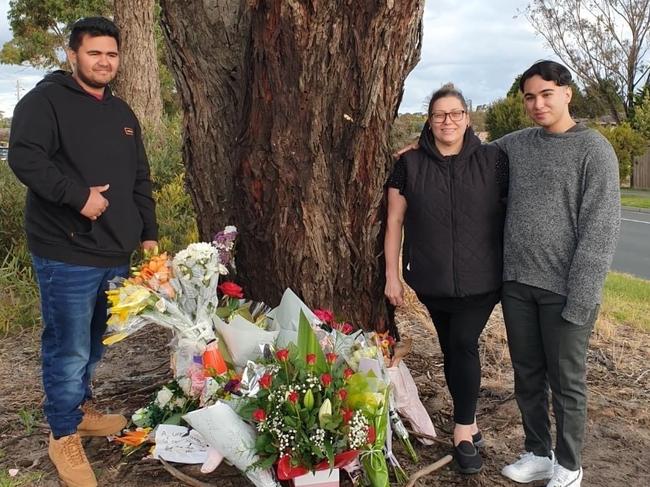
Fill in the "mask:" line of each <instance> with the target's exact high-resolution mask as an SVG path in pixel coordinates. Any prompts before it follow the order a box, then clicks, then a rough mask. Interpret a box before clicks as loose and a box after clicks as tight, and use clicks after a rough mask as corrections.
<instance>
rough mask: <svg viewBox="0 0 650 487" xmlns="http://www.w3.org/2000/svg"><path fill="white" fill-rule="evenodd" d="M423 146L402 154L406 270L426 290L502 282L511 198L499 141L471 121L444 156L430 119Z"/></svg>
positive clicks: (446, 292) (453, 292)
mask: <svg viewBox="0 0 650 487" xmlns="http://www.w3.org/2000/svg"><path fill="white" fill-rule="evenodd" d="M419 145H420V148H419V149H417V150H413V151H409V152H407V153H405V154H404V155H403V156H402V157H403V158H404V160H405V163H406V173H407V180H406V185H405V188H404V196H405V198H406V201H407V205H408V207H407V210H406V215H405V221H404V247H403V253H402V259H403V261H402V272H403V275H404V280H405V281H406V282H407V283H408V285H409V286H411V287H412V288H413V289H414V290H415V292H416V293H417V294H418V295H423V296H430V297H465V296H475V295H478V294H484V293H488V292H490V291H495V290H497V289H499V287H500V286H501V274H502V266H503V257H502V251H503V223H504V218H505V201H504V200H503V194H502V193H503V191H502V189H501V187H500V185H499V183H498V181H497V161H498V160H499V157H501V156H500V151H499V149H498V148H497V147H494V146H488V145H482V144H481V141H480V140H479V138H478V137H477V136H476V135H475V134H474V132H473V131H472V129H471V128H468V129H467V131H466V132H465V137H464V141H463V148H462V150H461V152H460V153H459V154H458V155H455V156H447V157H445V156H442V155H441V154H440V152H439V151H438V149H437V148H436V146H435V143H434V140H433V135H432V134H431V130H430V129H429V125H428V124H426V125H425V127H424V130H423V131H422V135H421V136H420V141H419Z"/></svg>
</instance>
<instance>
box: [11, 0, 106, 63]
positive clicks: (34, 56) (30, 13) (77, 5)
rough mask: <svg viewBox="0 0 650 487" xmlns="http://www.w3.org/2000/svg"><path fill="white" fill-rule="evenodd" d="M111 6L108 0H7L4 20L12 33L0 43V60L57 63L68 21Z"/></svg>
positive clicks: (70, 23)
mask: <svg viewBox="0 0 650 487" xmlns="http://www.w3.org/2000/svg"><path fill="white" fill-rule="evenodd" d="M111 7H112V2H110V1H109V0H48V1H47V2H43V1H42V0H11V1H10V2H9V12H8V20H9V24H10V26H11V31H12V32H13V36H14V37H13V39H11V40H10V41H9V42H7V43H5V44H4V45H3V46H2V50H1V51H0V62H1V63H4V64H23V63H26V64H30V65H32V66H34V67H37V68H45V69H52V68H58V67H61V66H63V65H65V62H63V61H62V59H63V56H62V54H63V49H64V48H65V47H66V45H67V41H68V35H69V33H70V27H71V25H72V24H73V23H74V22H75V21H76V20H78V19H79V18H81V17H86V16H89V15H110V14H111Z"/></svg>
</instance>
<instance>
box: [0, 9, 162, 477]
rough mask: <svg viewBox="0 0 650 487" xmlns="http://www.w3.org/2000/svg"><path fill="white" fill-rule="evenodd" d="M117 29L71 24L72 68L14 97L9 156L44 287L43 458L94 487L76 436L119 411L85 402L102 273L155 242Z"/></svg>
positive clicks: (97, 354) (113, 429)
mask: <svg viewBox="0 0 650 487" xmlns="http://www.w3.org/2000/svg"><path fill="white" fill-rule="evenodd" d="M119 44H120V37H119V31H118V29H117V27H116V26H115V24H113V23H112V22H111V21H110V20H108V19H105V18H103V17H91V18H86V19H81V20H79V21H78V22H77V23H75V25H74V26H73V29H72V33H71V35H70V45H69V51H68V57H69V60H70V63H71V65H72V68H73V73H72V74H69V73H65V72H63V71H56V72H54V73H52V74H49V75H47V76H46V77H45V78H44V79H43V80H42V81H41V82H40V83H38V85H37V86H36V87H35V88H34V89H33V90H32V91H30V92H29V93H28V94H27V95H25V96H24V97H23V99H22V100H21V101H20V102H19V103H18V105H17V106H16V109H15V111H14V116H13V122H12V127H11V137H10V141H9V165H10V166H11V168H12V169H13V171H14V172H15V173H16V176H17V177H18V178H19V179H20V180H21V181H22V182H23V183H24V184H25V185H26V186H27V188H28V193H27V203H26V209H25V228H26V232H27V241H28V244H29V249H30V251H31V254H32V260H33V263H34V269H35V271H36V275H37V279H38V283H39V288H40V292H41V310H42V315H43V334H42V367H43V386H44V389H45V395H46V402H45V415H46V417H47V420H48V422H49V424H50V427H51V430H52V434H51V436H50V446H49V455H50V458H51V459H52V462H53V463H54V464H55V466H56V468H57V470H58V472H59V475H60V477H61V478H62V479H63V480H64V481H65V482H66V483H67V484H68V485H71V486H93V485H96V480H95V476H94V474H93V471H92V468H91V467H90V464H89V463H88V460H87V459H86V456H85V454H84V451H83V447H82V445H81V441H80V436H90V435H93V436H103V435H109V434H114V433H118V432H119V431H120V430H121V429H122V428H123V427H124V425H125V424H126V419H125V418H124V417H123V416H121V415H115V414H106V415H104V414H100V413H98V412H97V411H95V410H94V409H93V408H92V407H91V406H90V403H89V401H90V399H91V398H92V391H91V380H92V376H93V372H94V370H95V368H96V366H97V364H98V362H99V360H100V358H101V355H102V352H103V346H102V341H101V340H102V335H103V334H104V331H105V329H106V314H107V313H106V310H107V301H106V295H105V291H106V289H107V282H108V281H109V280H110V279H113V278H114V277H116V276H126V275H127V274H128V264H129V258H130V255H131V253H132V252H133V251H134V250H135V249H136V248H137V246H138V245H139V244H141V245H142V247H143V248H145V249H149V248H153V247H155V246H156V240H157V226H156V217H155V204H154V201H153V198H152V195H151V181H150V177H149V165H148V162H147V158H146V155H145V151H144V146H143V144H142V138H141V131H140V126H139V124H138V121H137V119H136V117H135V115H134V114H133V112H132V111H131V109H130V108H129V106H128V105H127V104H126V103H125V102H124V101H123V100H121V99H119V98H117V97H115V96H113V95H112V94H111V90H110V88H109V87H108V83H110V82H111V81H112V80H113V79H114V78H115V75H116V72H117V68H118V65H119V52H118V49H119Z"/></svg>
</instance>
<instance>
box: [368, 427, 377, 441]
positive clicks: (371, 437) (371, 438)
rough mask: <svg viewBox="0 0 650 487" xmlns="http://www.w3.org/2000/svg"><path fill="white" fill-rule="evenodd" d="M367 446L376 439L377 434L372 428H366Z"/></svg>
mask: <svg viewBox="0 0 650 487" xmlns="http://www.w3.org/2000/svg"><path fill="white" fill-rule="evenodd" d="M367 438H368V444H369V445H372V444H373V443H374V442H375V440H376V439H377V432H376V431H375V427H374V426H368V436H367Z"/></svg>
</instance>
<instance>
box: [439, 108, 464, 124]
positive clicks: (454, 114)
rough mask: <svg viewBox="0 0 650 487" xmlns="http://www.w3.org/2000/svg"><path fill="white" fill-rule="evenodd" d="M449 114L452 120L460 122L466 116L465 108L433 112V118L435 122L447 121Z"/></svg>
mask: <svg viewBox="0 0 650 487" xmlns="http://www.w3.org/2000/svg"><path fill="white" fill-rule="evenodd" d="M447 115H449V119H450V120H451V121H452V122H460V121H461V120H462V119H463V117H464V116H465V110H452V111H451V112H433V113H432V114H431V119H432V120H433V123H445V120H447Z"/></svg>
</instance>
